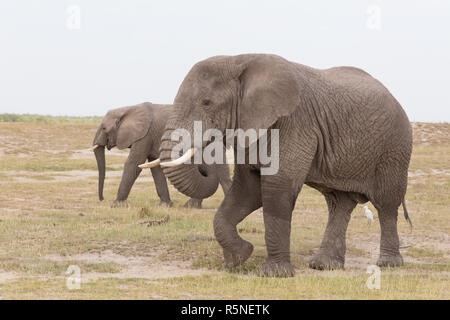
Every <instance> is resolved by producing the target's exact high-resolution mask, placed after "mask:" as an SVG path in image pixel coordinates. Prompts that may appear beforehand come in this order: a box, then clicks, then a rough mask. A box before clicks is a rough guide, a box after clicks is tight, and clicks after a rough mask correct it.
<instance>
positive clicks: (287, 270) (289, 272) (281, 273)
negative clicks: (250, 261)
mask: <svg viewBox="0 0 450 320" xmlns="http://www.w3.org/2000/svg"><path fill="white" fill-rule="evenodd" d="M260 274H261V275H262V276H263V277H277V278H289V277H293V276H294V275H295V269H294V267H293V266H292V264H291V263H290V262H288V261H282V262H272V261H266V262H265V263H264V264H263V265H262V266H261V270H260Z"/></svg>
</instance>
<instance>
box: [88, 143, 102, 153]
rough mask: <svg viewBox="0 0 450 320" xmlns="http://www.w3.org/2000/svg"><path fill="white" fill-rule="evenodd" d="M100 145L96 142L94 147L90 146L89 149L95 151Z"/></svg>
mask: <svg viewBox="0 0 450 320" xmlns="http://www.w3.org/2000/svg"><path fill="white" fill-rule="evenodd" d="M98 147H100V146H99V145H98V144H96V145H95V146H93V147H92V148H90V149H89V150H91V151H94V150H95V149H97V148H98Z"/></svg>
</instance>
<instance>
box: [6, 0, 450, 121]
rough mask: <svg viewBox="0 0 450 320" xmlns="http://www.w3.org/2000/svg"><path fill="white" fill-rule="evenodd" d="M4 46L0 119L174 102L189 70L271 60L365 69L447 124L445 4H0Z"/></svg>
mask: <svg viewBox="0 0 450 320" xmlns="http://www.w3.org/2000/svg"><path fill="white" fill-rule="evenodd" d="M78 13H79V17H80V19H79V21H78V19H77V17H78ZM0 41H1V45H0V113H5V112H8V113H39V114H51V115H104V114H105V113H106V111H107V110H108V109H112V108H117V107H121V106H126V105H132V104H136V103H140V102H144V101H150V102H153V103H171V102H172V101H173V99H174V97H175V95H176V92H177V90H178V87H179V85H180V83H181V81H182V80H183V78H184V76H185V75H186V73H187V72H188V71H189V69H190V68H191V67H192V65H193V64H195V63H196V62H197V61H200V60H202V59H205V58H207V57H210V56H214V55H219V54H220V55H222V54H226V55H234V54H241V53H275V54H278V55H280V56H283V57H285V58H287V59H289V60H292V61H296V62H299V63H302V64H306V65H309V66H312V67H315V68H329V67H333V66H339V65H351V66H356V67H359V68H362V69H364V70H366V71H367V72H369V73H370V74H372V75H373V76H374V77H376V78H377V79H379V80H380V81H381V82H383V83H384V85H385V86H386V87H387V88H388V89H389V90H390V91H391V92H392V94H393V95H394V96H395V97H396V98H397V100H399V102H400V103H401V104H402V106H403V107H404V109H405V110H406V112H407V114H408V116H409V118H410V120H412V121H447V122H449V121H450V95H449V91H450V77H449V76H450V1H446V0H441V1H438V0H433V1H429V0H427V1H411V0H397V1H388V0H386V1H381V0H370V1H368V0H353V1H350V0H342V1H332V0H331V1H299V0H292V1H281V0H277V1H261V0H259V1H244V0H226V1H212V0H202V1H200V0H189V1H163V0H161V1H139V0H127V1H118V0H117V1H114V0H102V1H100V0H96V1H92V0H71V1H65V0H52V1H50V0H47V1H44V0H41V1H31V0H20V1H17V0H1V2H0Z"/></svg>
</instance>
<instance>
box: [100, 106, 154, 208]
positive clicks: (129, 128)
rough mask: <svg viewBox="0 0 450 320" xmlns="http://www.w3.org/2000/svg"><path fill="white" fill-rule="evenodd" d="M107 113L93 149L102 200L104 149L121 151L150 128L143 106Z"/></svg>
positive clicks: (146, 112)
mask: <svg viewBox="0 0 450 320" xmlns="http://www.w3.org/2000/svg"><path fill="white" fill-rule="evenodd" d="M147 103H148V102H146V103H143V104H139V105H136V106H130V107H123V108H118V109H113V110H110V111H108V113H107V114H106V115H105V117H104V118H103V121H102V123H101V124H100V126H99V128H98V129H97V133H96V134H95V138H94V142H93V149H94V152H95V158H96V160H97V167H98V173H99V175H98V196H99V199H100V201H102V200H103V185H104V181H105V147H106V148H108V150H111V149H112V148H114V147H117V148H118V149H120V150H122V149H125V148H129V147H131V145H132V144H133V143H134V142H136V141H137V140H139V139H141V138H143V137H144V136H145V135H146V134H147V132H148V130H149V127H150V115H149V113H148V111H146V108H142V106H143V105H144V104H147Z"/></svg>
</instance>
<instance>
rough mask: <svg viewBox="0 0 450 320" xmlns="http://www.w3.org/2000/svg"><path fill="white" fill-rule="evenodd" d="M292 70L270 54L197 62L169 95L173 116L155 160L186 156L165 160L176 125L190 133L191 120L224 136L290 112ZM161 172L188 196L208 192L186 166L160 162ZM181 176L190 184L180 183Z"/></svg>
mask: <svg viewBox="0 0 450 320" xmlns="http://www.w3.org/2000/svg"><path fill="white" fill-rule="evenodd" d="M292 69H293V64H292V63H291V62H289V61H287V60H285V59H283V58H281V57H278V56H274V55H256V54H255V55H239V56H217V57H212V58H209V59H207V60H204V61H201V62H199V63H197V64H196V65H195V66H194V67H193V68H192V69H191V70H190V71H189V73H188V74H187V76H186V78H185V79H184V80H183V82H182V84H181V86H180V89H179V91H178V94H177V96H176V98H175V101H174V105H175V112H174V116H173V118H172V119H171V120H170V121H169V122H168V123H167V125H166V132H165V134H164V135H163V137H162V140H161V149H160V162H161V164H168V163H173V164H178V163H180V162H183V161H184V160H185V159H186V158H187V157H189V156H192V154H185V155H184V156H183V157H182V158H181V159H182V160H183V161H178V162H177V161H176V160H175V161H174V160H173V159H171V154H172V150H173V148H174V147H175V145H176V142H173V141H171V139H170V137H171V132H172V131H173V130H175V129H177V128H184V129H186V130H188V131H189V132H190V133H191V136H193V133H194V121H201V123H202V126H203V128H202V129H203V130H207V129H212V128H214V129H218V130H220V131H221V132H222V134H224V135H225V133H226V129H238V128H240V129H243V130H247V129H250V128H252V129H255V130H258V129H268V128H269V127H270V126H271V125H273V124H274V123H275V122H276V121H277V120H278V119H279V118H280V117H283V116H287V115H289V114H291V113H292V112H294V110H295V108H296V106H298V104H299V92H298V91H299V89H298V88H299V86H298V82H297V81H298V80H299V79H297V78H296V77H298V75H297V74H295V73H294V72H292ZM202 144H204V145H202V147H204V146H205V145H206V144H207V143H202ZM192 147H199V146H194V145H193V146H192ZM164 173H165V174H166V176H167V177H168V178H169V180H170V181H171V182H172V184H173V185H174V186H175V187H176V188H177V189H178V190H179V191H180V192H182V193H184V194H186V195H188V196H191V197H198V195H199V194H201V195H204V194H206V193H208V192H209V190H206V186H205V184H203V183H202V179H203V178H204V177H202V176H201V175H200V174H199V173H198V171H196V170H194V169H193V167H192V165H183V166H176V167H173V166H170V167H169V166H167V165H165V166H164ZM186 177H189V178H188V179H186ZM182 180H189V181H191V184H190V185H189V186H187V187H186V186H181V185H180V184H179V182H180V181H182Z"/></svg>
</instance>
